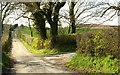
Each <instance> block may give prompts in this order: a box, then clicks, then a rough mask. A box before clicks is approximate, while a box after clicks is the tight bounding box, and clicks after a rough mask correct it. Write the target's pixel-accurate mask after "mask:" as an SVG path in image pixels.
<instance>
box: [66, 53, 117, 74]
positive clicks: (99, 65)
mask: <svg viewBox="0 0 120 75" xmlns="http://www.w3.org/2000/svg"><path fill="white" fill-rule="evenodd" d="M66 66H67V67H69V68H73V69H77V70H79V71H82V72H87V73H118V60H117V59H116V58H113V56H112V55H108V56H106V57H92V56H91V55H89V54H82V53H78V54H77V55H76V56H74V57H73V58H72V60H71V61H70V62H67V63H66Z"/></svg>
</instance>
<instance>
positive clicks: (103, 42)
mask: <svg viewBox="0 0 120 75" xmlns="http://www.w3.org/2000/svg"><path fill="white" fill-rule="evenodd" d="M77 50H79V51H80V52H82V53H86V54H87V53H89V54H91V55H93V56H94V55H95V56H103V55H114V56H115V57H117V56H118V50H119V49H118V31H116V30H103V31H98V32H92V31H91V32H87V33H84V34H79V35H77Z"/></svg>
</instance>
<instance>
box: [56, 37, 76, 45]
mask: <svg viewBox="0 0 120 75" xmlns="http://www.w3.org/2000/svg"><path fill="white" fill-rule="evenodd" d="M56 44H57V45H59V46H69V45H74V46H75V45H76V36H75V35H59V36H57V43H56Z"/></svg>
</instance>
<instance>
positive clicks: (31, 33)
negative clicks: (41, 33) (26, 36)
mask: <svg viewBox="0 0 120 75" xmlns="http://www.w3.org/2000/svg"><path fill="white" fill-rule="evenodd" d="M28 21H29V28H30V35H31V37H33V32H32V28H31V25H30V19H28Z"/></svg>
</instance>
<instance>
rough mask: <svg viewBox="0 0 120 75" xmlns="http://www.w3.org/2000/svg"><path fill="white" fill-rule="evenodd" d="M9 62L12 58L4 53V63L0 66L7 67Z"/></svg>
mask: <svg viewBox="0 0 120 75" xmlns="http://www.w3.org/2000/svg"><path fill="white" fill-rule="evenodd" d="M9 61H10V57H9V56H8V55H7V54H6V53H4V52H2V63H1V64H0V65H1V66H5V65H7V64H8V62H9Z"/></svg>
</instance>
